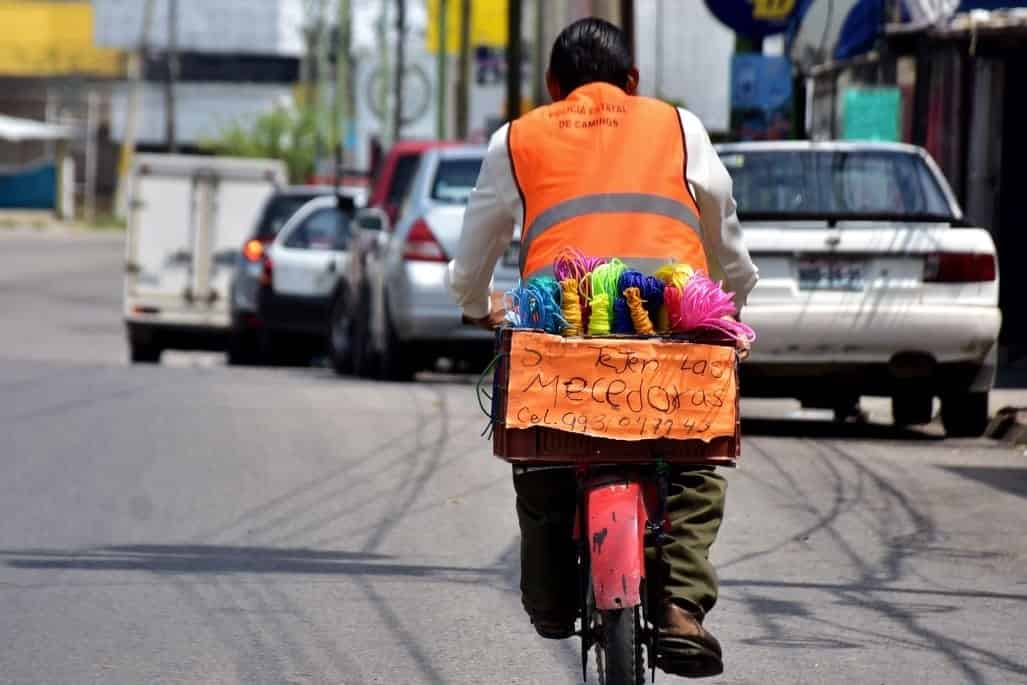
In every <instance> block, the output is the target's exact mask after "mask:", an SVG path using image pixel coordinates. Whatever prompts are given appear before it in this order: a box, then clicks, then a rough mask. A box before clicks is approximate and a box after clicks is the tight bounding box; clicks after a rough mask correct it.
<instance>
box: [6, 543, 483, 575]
mask: <svg viewBox="0 0 1027 685" xmlns="http://www.w3.org/2000/svg"><path fill="white" fill-rule="evenodd" d="M0 558H6V559H5V561H4V563H5V564H6V565H7V566H9V567H11V568H20V569H55V570H78V571H146V572H151V573H220V574H228V573H287V574H326V575H327V574H342V575H352V576H404V577H443V578H445V579H449V580H459V578H460V577H463V576H470V577H475V578H477V579H478V580H479V581H480V579H481V577H483V576H499V575H501V574H502V573H503V569H501V568H496V567H493V568H472V567H463V566H427V565H416V564H393V563H387V561H388V559H389V558H390V557H388V556H385V555H381V554H369V553H363V552H343V551H329V550H313V549H286V548H276V547H230V546H224V545H118V546H112V547H97V548H91V549H84V550H47V549H22V550H18V549H13V550H0Z"/></svg>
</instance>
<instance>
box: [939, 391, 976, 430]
mask: <svg viewBox="0 0 1027 685" xmlns="http://www.w3.org/2000/svg"><path fill="white" fill-rule="evenodd" d="M941 424H942V426H944V427H945V434H946V435H948V436H949V437H950V438H979V437H980V436H982V435H984V431H985V430H986V429H987V428H988V393H986V392H962V393H952V394H949V395H944V396H943V397H942V398H941Z"/></svg>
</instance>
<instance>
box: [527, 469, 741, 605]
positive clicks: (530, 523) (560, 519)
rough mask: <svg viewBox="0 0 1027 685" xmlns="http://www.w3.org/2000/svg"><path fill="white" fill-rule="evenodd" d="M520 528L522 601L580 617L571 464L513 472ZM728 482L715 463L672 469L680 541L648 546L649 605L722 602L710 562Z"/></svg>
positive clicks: (671, 498)
mask: <svg viewBox="0 0 1027 685" xmlns="http://www.w3.org/2000/svg"><path fill="white" fill-rule="evenodd" d="M514 490H516V492H517V519H518V521H519V523H520V527H521V598H522V601H523V603H524V608H525V610H527V612H528V614H529V615H531V616H533V617H544V618H546V619H547V620H555V621H567V620H573V618H574V617H575V616H576V614H577V608H578V601H579V596H578V570H577V554H576V549H575V544H574V540H573V533H574V514H575V508H576V505H577V499H578V494H577V481H576V480H575V476H574V472H573V471H572V470H570V469H560V470H547V471H529V472H527V473H520V474H518V473H516V472H515V475H514ZM726 490H727V482H726V481H725V480H724V477H723V476H721V475H720V474H719V473H717V472H716V469H714V468H713V467H684V468H681V469H675V471H674V472H672V474H671V478H670V482H669V487H668V493H667V495H668V496H667V516H668V518H669V519H670V524H671V530H670V536H671V537H672V538H673V542H667V543H666V544H664V546H663V550H662V555H661V557H662V558H660V559H657V558H656V550H655V549H647V550H646V577H647V581H648V588H649V601H650V602H651V604H650V606H653V607H655V606H657V604H658V603H660V602H661V601H663V600H667V599H671V600H673V601H674V602H675V603H676V604H681V605H682V606H684V607H685V608H687V609H689V610H691V611H693V612H695V613H697V614H698V615H699V616H700V617H702V616H704V615H705V614H706V613H707V612H709V611H710V609H712V608H713V605H714V604H715V603H716V601H717V574H716V572H715V571H714V569H713V565H712V564H711V563H710V560H709V550H710V546H711V545H713V542H714V540H715V539H716V537H717V531H718V530H719V529H720V522H721V519H722V518H723V516H724V496H725V492H726Z"/></svg>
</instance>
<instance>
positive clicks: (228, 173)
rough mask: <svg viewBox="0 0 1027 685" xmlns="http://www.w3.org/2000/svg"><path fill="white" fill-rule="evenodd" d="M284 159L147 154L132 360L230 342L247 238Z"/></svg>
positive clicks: (139, 173) (138, 218) (135, 229)
mask: <svg viewBox="0 0 1027 685" xmlns="http://www.w3.org/2000/svg"><path fill="white" fill-rule="evenodd" d="M285 183H286V171H285V165H284V164H283V163H282V162H281V161H277V160H267V159H236V158H226V157H201V156H190V155H138V156H137V157H136V158H135V162H134V163H133V167H132V174H131V186H130V193H131V195H130V198H131V199H130V202H131V204H130V207H129V216H128V231H127V237H126V246H125V253H126V264H125V309H124V312H125V324H126V332H127V335H128V343H129V351H130V356H131V359H132V361H133V362H147V363H156V362H158V361H160V355H161V352H162V351H163V350H165V349H168V348H175V349H186V350H223V349H225V345H226V343H227V340H228V334H229V331H230V327H231V326H230V324H231V321H230V316H229V285H230V283H231V280H232V271H233V269H234V268H235V265H236V261H237V259H238V255H239V250H240V246H241V245H242V243H243V241H244V240H245V239H246V236H248V235H249V233H250V231H251V230H252V229H253V224H254V222H255V221H256V220H257V215H258V214H259V212H260V209H261V207H262V206H263V205H264V202H265V201H266V199H267V197H268V196H269V195H270V194H271V193H272V191H274V189H275V188H276V187H279V186H282V185H284V184H285Z"/></svg>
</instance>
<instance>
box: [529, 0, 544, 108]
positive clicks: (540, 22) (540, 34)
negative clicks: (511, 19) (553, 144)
mask: <svg viewBox="0 0 1027 685" xmlns="http://www.w3.org/2000/svg"><path fill="white" fill-rule="evenodd" d="M545 74H546V0H535V68H534V69H532V99H533V100H534V101H535V106H536V107H541V106H542V105H544V104H545V100H546V76H545Z"/></svg>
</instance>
